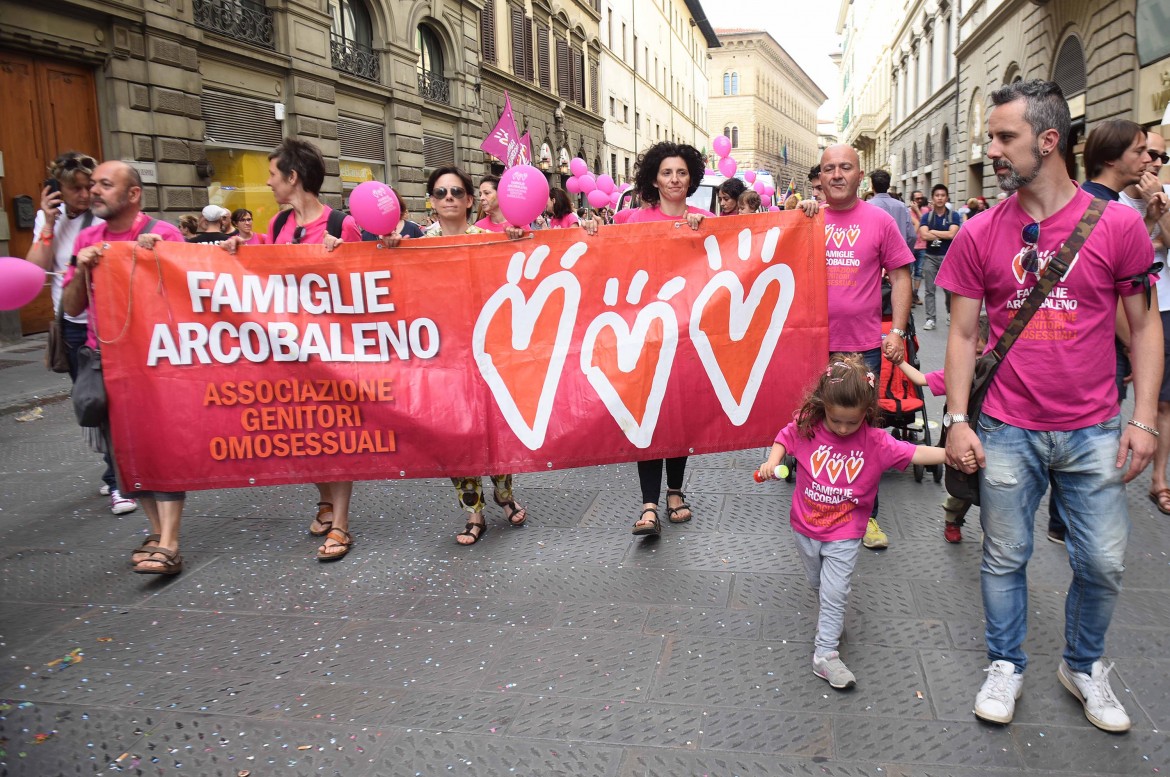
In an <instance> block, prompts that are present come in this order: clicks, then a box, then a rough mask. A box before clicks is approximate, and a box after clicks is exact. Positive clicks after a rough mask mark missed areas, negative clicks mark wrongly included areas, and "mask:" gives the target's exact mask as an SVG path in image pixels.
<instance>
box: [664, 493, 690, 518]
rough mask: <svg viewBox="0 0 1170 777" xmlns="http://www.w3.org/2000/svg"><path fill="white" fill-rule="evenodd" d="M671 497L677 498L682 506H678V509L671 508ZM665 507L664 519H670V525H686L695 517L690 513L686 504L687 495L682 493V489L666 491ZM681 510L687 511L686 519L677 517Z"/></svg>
mask: <svg viewBox="0 0 1170 777" xmlns="http://www.w3.org/2000/svg"><path fill="white" fill-rule="evenodd" d="M672 496H677V497H678V498H679V499H681V500H682V504H680V505H679V506H678V507H671V506H670V498H671V497H672ZM666 505H667V507H666V517H667V518H669V519H670V522H671V523H686V522H687V521H689V520H691V519H692V518H694V517H695V516H694V514H693V513H692V512H691V506H690V505H689V504H687V495H686V494H684V493H683V492H682V489H679V488H668V489H666ZM683 510H686V511H687V517H686V518H679V517H677V516H678V514H679V513H680V512H682V511H683Z"/></svg>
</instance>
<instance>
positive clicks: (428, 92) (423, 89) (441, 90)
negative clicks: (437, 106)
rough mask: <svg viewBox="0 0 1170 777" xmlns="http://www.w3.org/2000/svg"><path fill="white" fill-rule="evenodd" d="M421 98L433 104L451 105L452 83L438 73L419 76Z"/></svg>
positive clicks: (423, 73) (424, 72) (422, 73)
mask: <svg viewBox="0 0 1170 777" xmlns="http://www.w3.org/2000/svg"><path fill="white" fill-rule="evenodd" d="M418 94H419V97H421V98H423V99H424V100H427V101H429V102H433V103H443V104H444V105H450V104H451V82H450V81H449V80H447V79H446V78H443V77H442V76H441V75H439V74H438V73H428V72H426V71H422V72H420V73H419V74H418Z"/></svg>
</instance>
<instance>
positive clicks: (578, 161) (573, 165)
mask: <svg viewBox="0 0 1170 777" xmlns="http://www.w3.org/2000/svg"><path fill="white" fill-rule="evenodd" d="M569 172H570V173H572V174H573V175H575V176H577V177H578V178H580V177H581V176H583V175H585V173H587V172H589V163H588V162H586V161H585V160H584V159H582V158H581V157H579V156H575V157H573V159H572V160H571V161H570V162H569Z"/></svg>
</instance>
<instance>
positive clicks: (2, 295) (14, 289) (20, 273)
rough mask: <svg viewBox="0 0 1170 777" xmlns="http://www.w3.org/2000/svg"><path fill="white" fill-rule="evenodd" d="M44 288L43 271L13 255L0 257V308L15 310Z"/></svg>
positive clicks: (32, 298) (30, 300) (31, 299)
mask: <svg viewBox="0 0 1170 777" xmlns="http://www.w3.org/2000/svg"><path fill="white" fill-rule="evenodd" d="M43 288H45V271H44V270H42V269H41V268H40V267H37V266H36V265H35V264H33V263H32V262H26V261H25V260H24V259H17V258H16V257H15V256H3V257H0V310H17V309H19V308H23V307H24V306H25V305H27V304H28V303H30V302H32V301H33V300H34V299H36V297H37V295H38V294H40V293H41V289H43Z"/></svg>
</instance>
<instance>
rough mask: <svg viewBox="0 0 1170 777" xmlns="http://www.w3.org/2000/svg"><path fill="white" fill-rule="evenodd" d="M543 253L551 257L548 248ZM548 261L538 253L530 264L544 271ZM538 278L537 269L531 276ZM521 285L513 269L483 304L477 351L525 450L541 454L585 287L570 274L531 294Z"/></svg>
mask: <svg viewBox="0 0 1170 777" xmlns="http://www.w3.org/2000/svg"><path fill="white" fill-rule="evenodd" d="M538 250H539V249H538ZM543 251H544V253H545V254H547V249H543ZM522 258H523V257H519V259H522ZM543 258H544V256H539V257H537V256H536V255H535V254H534V256H533V260H532V262H530V263H529V266H530V267H532V266H535V267H536V268H539V262H540V260H541V259H543ZM575 259H576V257H573V258H572V261H575ZM521 264H523V262H522V261H514V262H513V265H521ZM564 264H565V260H562V265H564ZM534 274H535V270H534V271H533V272H531V273H529V275H530V276H531V275H534ZM518 284H519V269H518V267H517V268H514V269H512V270H510V271H509V283H507V284H505V285H504V286H501V287H500V288H499V289H498V290H497V291H496V292H495V294H493V295H492V296H491V297H489V298H488V300H487V302H485V303H484V306H483V309H482V310H481V311H480V313H479V318H477V319H476V322H475V329H474V331H473V333H472V349H473V352H474V354H475V362H476V365H477V366H478V367H479V371H480V374H481V375H482V376H483V379H484V381H485V382H486V383H487V384H488V387H489V388H490V389H491V392H492V396H494V397H495V400H496V404H497V405H498V406H499V408H500V412H501V413H502V414H503V416H504V420H506V421H507V422H508V426H509V427H511V429H512V431H513V432H514V433H515V435H516V436H517V437H518V438H519V439H520V441H521V442H522V443H524V445H525V446H527V447H528V448H529V449H530V450H537V449H538V448H540V447H541V446H542V445H543V444H544V436H545V433H546V432H547V431H548V424H549V419H550V418H551V417H552V409H553V400H554V398H555V396H556V391H557V386H558V385H559V383H560V379H561V373H562V371H563V369H564V366H565V360H566V359H567V357H568V354H569V344H570V341H571V339H572V336H573V327H574V325H575V323H576V320H577V309H578V305H579V302H580V298H581V287H580V284H579V283H578V281H577V279H576V277H575V276H574V275H573V274H572V273H570V272H556V273H553V274H552V275H550V276H548V277H546V278H545V279H543V280H542V281H541V282H540V284H539V285H537V287H536V288H535V289H534V290H533V291H532V294H531V295H530V296H525V294H524V292H523V291H522V290H521V289H520V287H519V285H518Z"/></svg>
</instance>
